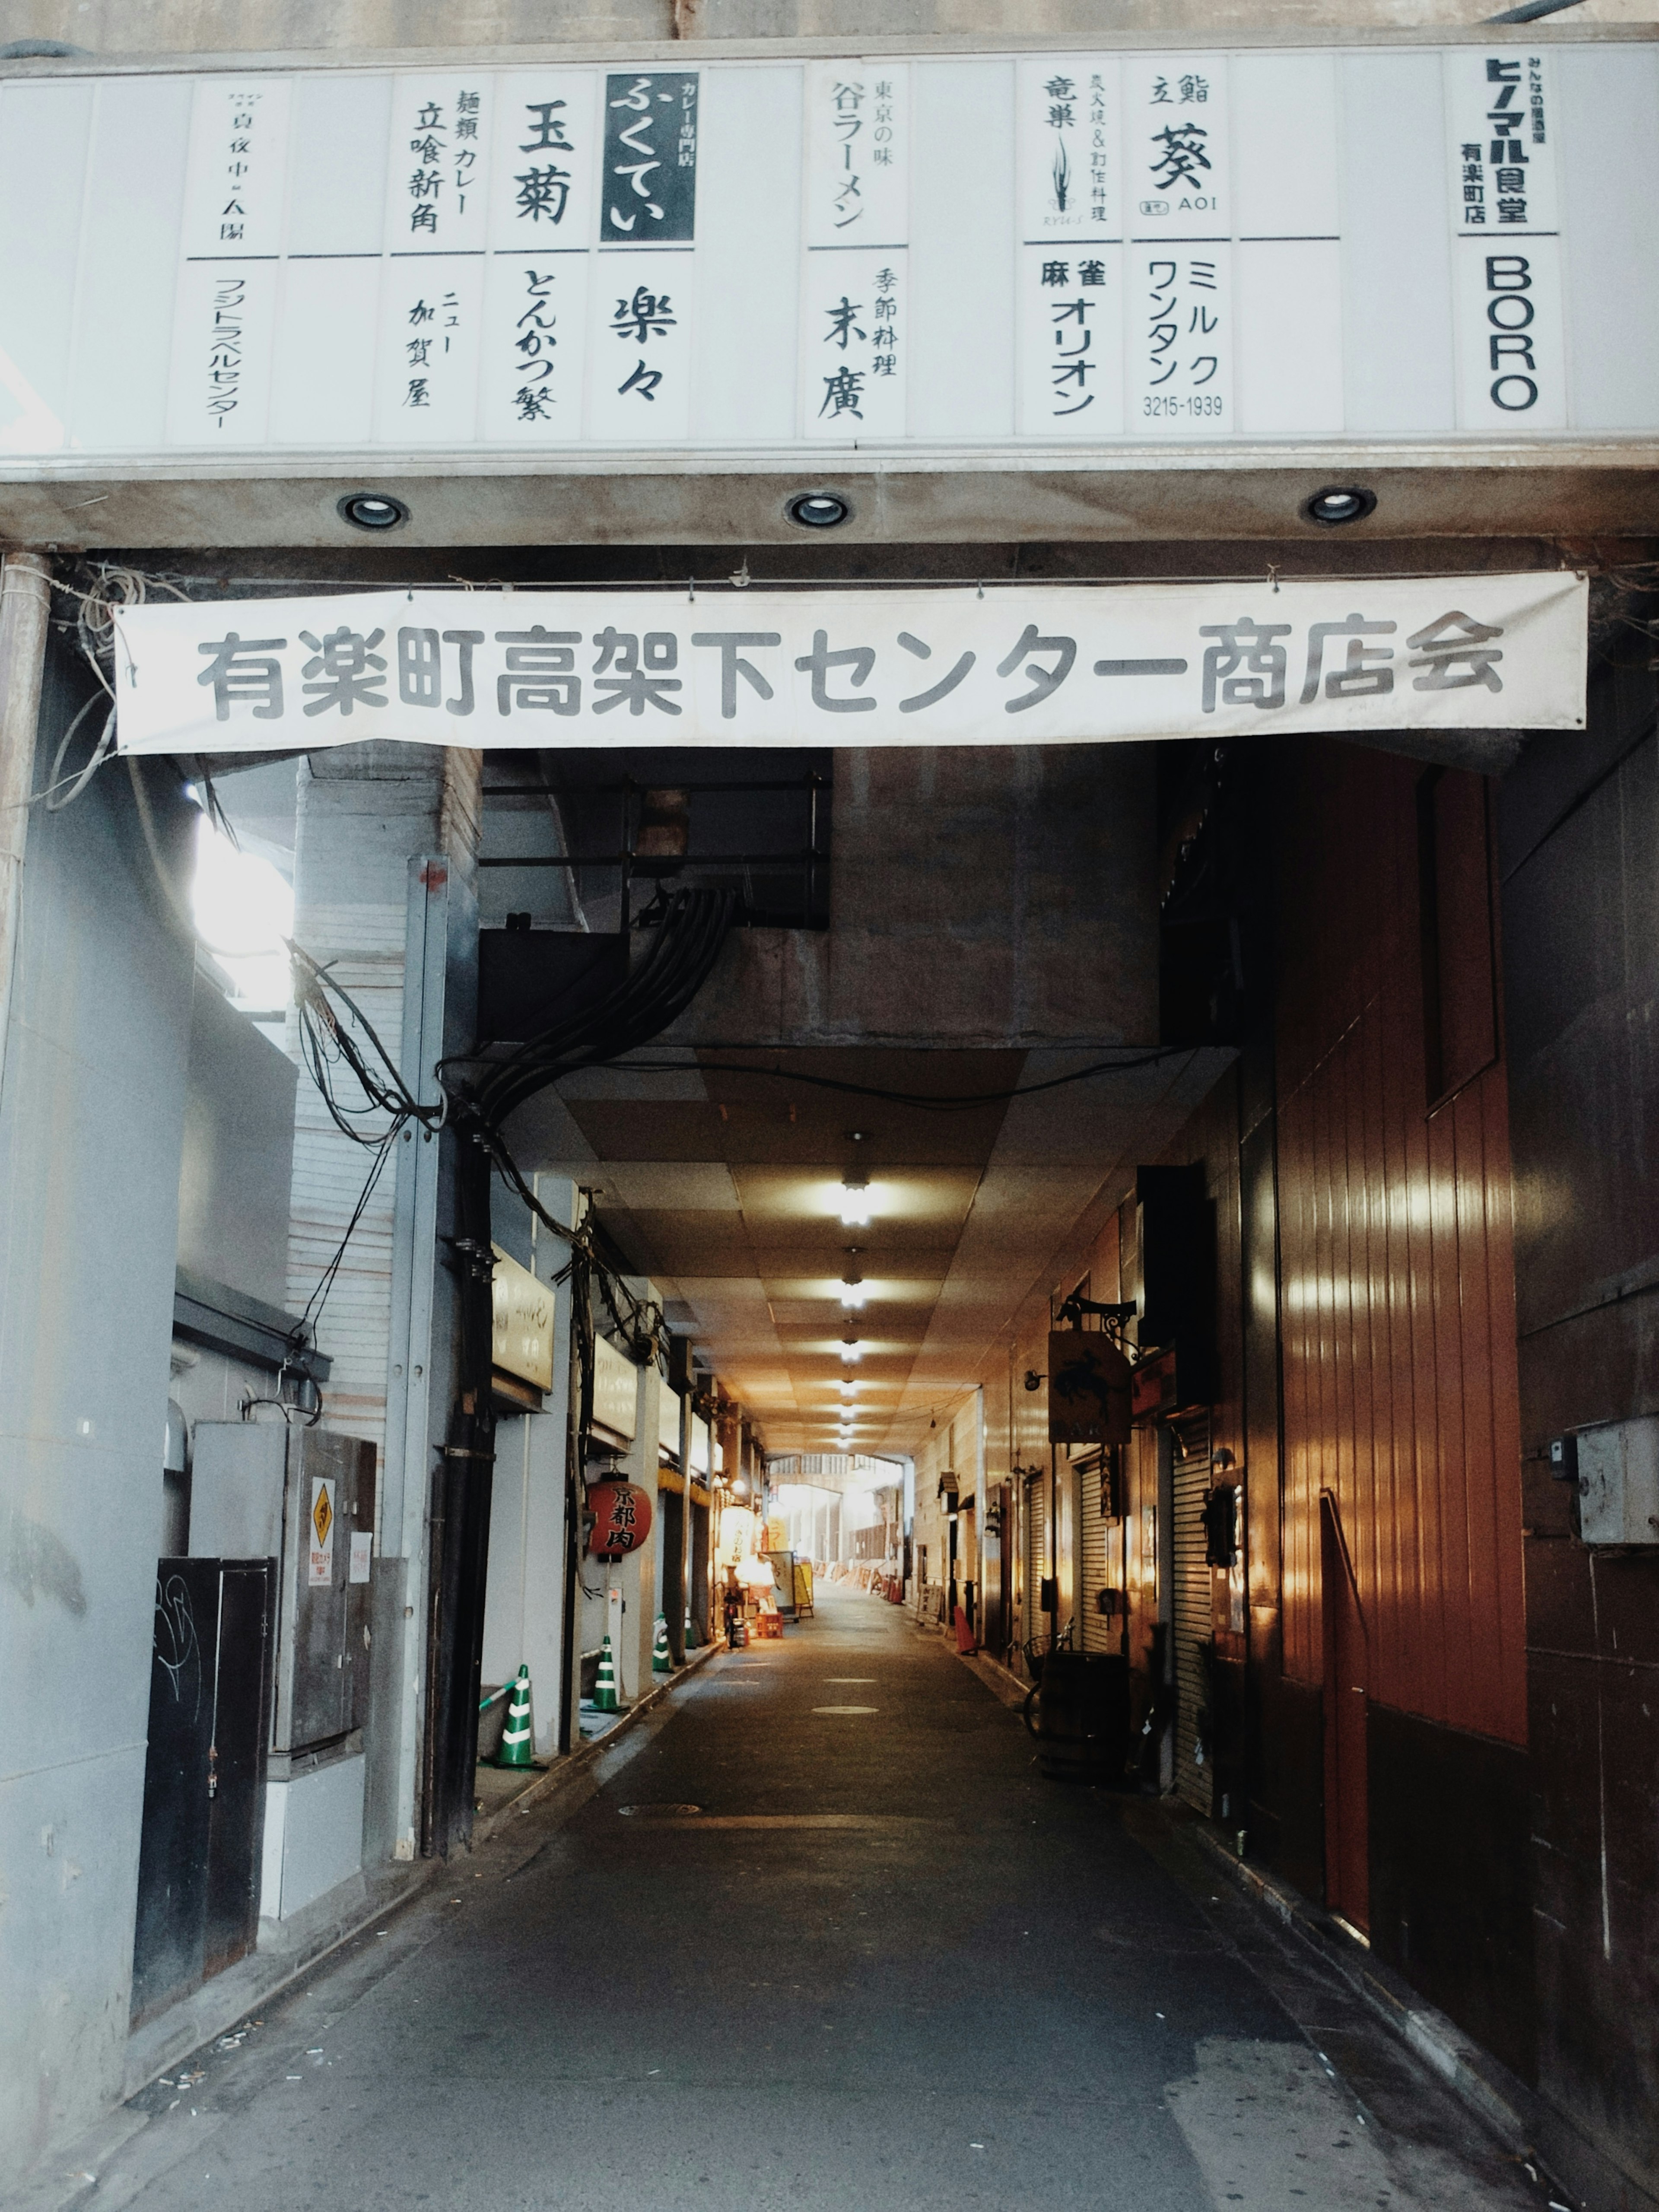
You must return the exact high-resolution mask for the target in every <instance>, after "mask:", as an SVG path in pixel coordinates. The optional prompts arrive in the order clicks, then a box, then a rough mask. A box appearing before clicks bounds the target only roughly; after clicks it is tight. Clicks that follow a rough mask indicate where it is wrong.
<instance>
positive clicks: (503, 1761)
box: [495, 1667, 536, 1766]
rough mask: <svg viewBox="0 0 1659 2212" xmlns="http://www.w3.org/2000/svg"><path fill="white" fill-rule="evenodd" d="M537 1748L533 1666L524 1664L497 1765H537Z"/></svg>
mask: <svg viewBox="0 0 1659 2212" xmlns="http://www.w3.org/2000/svg"><path fill="white" fill-rule="evenodd" d="M535 1750H536V1738H535V1731H534V1729H532V1726H531V1723H530V1669H529V1668H528V1667H520V1669H519V1678H518V1680H517V1681H515V1682H514V1683H513V1694H512V1696H511V1697H510V1698H509V1699H508V1700H507V1718H506V1720H505V1721H504V1722H503V1723H502V1724H501V1749H500V1750H499V1751H498V1752H497V1753H496V1754H495V1764H496V1765H497V1766H533V1765H535V1763H536V1761H535Z"/></svg>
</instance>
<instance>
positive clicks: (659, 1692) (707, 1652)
mask: <svg viewBox="0 0 1659 2212" xmlns="http://www.w3.org/2000/svg"><path fill="white" fill-rule="evenodd" d="M725 1649H726V1644H725V1641H724V1639H721V1640H720V1641H718V1642H714V1641H711V1642H709V1643H708V1644H704V1645H703V1646H702V1650H699V1651H697V1652H695V1653H691V1654H688V1656H687V1658H686V1662H685V1664H684V1666H683V1667H677V1668H675V1669H674V1671H673V1673H672V1674H665V1675H664V1676H663V1677H662V1679H661V1680H660V1681H656V1682H653V1684H652V1686H651V1687H650V1688H649V1689H648V1690H647V1692H645V1694H644V1696H643V1697H639V1698H635V1700H634V1702H633V1704H632V1705H630V1706H629V1708H628V1711H626V1712H625V1713H623V1714H622V1715H621V1716H620V1717H619V1718H618V1720H617V1724H616V1726H615V1727H614V1728H608V1729H606V1730H605V1734H604V1735H596V1736H593V1737H591V1738H590V1739H589V1741H587V1742H586V1743H584V1744H582V1745H581V1746H580V1747H579V1748H577V1749H576V1750H574V1751H569V1752H567V1753H565V1755H564V1757H563V1758H562V1759H559V1760H558V1761H557V1762H556V1764H555V1765H552V1766H550V1767H548V1768H547V1770H546V1771H545V1772H544V1773H543V1774H541V1775H539V1776H538V1778H537V1779H536V1780H535V1781H534V1782H532V1784H530V1786H529V1788H528V1789H527V1790H520V1792H519V1794H518V1796H516V1797H509V1798H508V1800H507V1802H506V1804H505V1805H500V1806H497V1807H496V1808H495V1811H494V1812H490V1813H480V1814H477V1815H476V1816H475V1818H474V1820H473V1822H472V1844H471V1848H472V1849H473V1850H477V1847H478V1845H479V1844H482V1843H485V1842H487V1841H488V1840H489V1838H490V1837H492V1836H498V1835H500V1833H501V1830H502V1829H503V1828H504V1827H505V1826H507V1823H508V1821H510V1820H513V1817H514V1816H515V1815H516V1814H520V1813H528V1812H529V1811H531V1810H532V1808H535V1807H540V1806H544V1805H545V1804H546V1803H547V1802H548V1800H549V1799H550V1798H553V1797H558V1796H562V1795H563V1793H564V1792H565V1790H568V1789H569V1788H571V1787H572V1786H573V1785H574V1784H576V1783H578V1782H580V1780H581V1778H582V1777H583V1776H584V1775H585V1774H586V1772H587V1771H588V1769H589V1768H590V1767H591V1766H593V1765H597V1764H598V1762H599V1760H600V1759H603V1758H604V1756H605V1753H606V1752H608V1751H609V1750H610V1749H611V1746H612V1745H613V1744H615V1743H616V1742H617V1741H619V1739H620V1738H622V1737H623V1736H624V1735H627V1733H628V1731H629V1729H631V1728H633V1727H634V1726H635V1724H636V1723H638V1722H640V1721H642V1720H643V1719H644V1718H645V1717H646V1715H647V1713H649V1712H651V1711H653V1710H654V1709H655V1707H656V1706H658V1705H660V1704H661V1703H662V1701H663V1699H665V1698H666V1697H668V1696H669V1695H670V1694H671V1692H673V1691H675V1690H677V1689H678V1687H679V1686H680V1684H681V1683H682V1682H684V1681H688V1680H690V1677H691V1676H692V1675H693V1674H696V1671H697V1669H698V1668H700V1667H704V1666H706V1665H707V1664H708V1662H709V1660H711V1659H713V1658H714V1657H715V1656H716V1655H717V1654H718V1653H720V1652H721V1651H724V1650H725ZM436 1863H437V1864H439V1865H441V1864H442V1863H443V1862H442V1861H441V1860H439V1861H437V1862H436Z"/></svg>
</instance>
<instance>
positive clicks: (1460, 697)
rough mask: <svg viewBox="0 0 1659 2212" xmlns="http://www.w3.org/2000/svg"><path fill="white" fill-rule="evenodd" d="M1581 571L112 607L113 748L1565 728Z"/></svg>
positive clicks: (418, 595)
mask: <svg viewBox="0 0 1659 2212" xmlns="http://www.w3.org/2000/svg"><path fill="white" fill-rule="evenodd" d="M1585 590H1586V587H1585V586H1584V584H1583V580H1582V579H1580V578H1577V577H1576V576H1572V575H1570V574H1569V575H1562V574H1556V573H1553V572H1550V573H1546V574H1538V575H1531V576H1509V577H1504V576H1494V577H1465V578H1458V579H1453V580H1440V579H1422V578H1412V579H1403V580H1387V579H1383V580H1372V581H1370V582H1369V583H1367V584H1365V585H1364V586H1359V587H1356V586H1355V585H1354V584H1353V583H1352V582H1346V583H1329V582H1307V581H1297V582H1294V583H1285V584H1283V585H1281V586H1279V588H1278V589H1277V590H1275V589H1273V587H1272V586H1267V585H1262V586H1255V587H1252V586H1239V585H1236V584H1234V585H1193V586H1163V587H1159V586H1121V587H1115V588H1110V589H1103V590H1091V589H1088V588H1085V587H1079V586H1032V587H1028V588H1013V589H1009V590H1006V591H1002V590H999V591H992V592H986V593H984V594H982V595H981V594H980V593H979V592H976V591H974V590H971V589H970V590H963V591H958V590H954V589H946V590H940V591H936V592H915V591H905V592H887V591H869V592H854V591H843V592H811V593H800V594H790V593H782V592H757V591H750V592H742V593H738V592H729V593H722V594H720V595H718V596H714V597H710V596H708V595H707V594H701V593H700V594H699V596H698V597H697V599H696V600H695V601H690V600H689V599H687V598H685V597H684V596H682V595H681V594H678V593H675V592H616V593H610V592H607V593H605V594H603V595H598V594H574V593H561V592H546V593H537V594H531V593H528V592H517V593H514V594H513V596H512V597H511V598H510V599H506V598H503V597H502V596H501V595H499V594H493V593H487V592H413V593H408V592H405V593H391V594H386V595H351V596H343V597H339V598H336V599H306V600H291V599H290V600H281V599H272V600H265V601H263V602H253V603H245V604H242V605H227V604H225V603H222V602H221V603H218V604H216V605H215V604H204V605H173V606H162V605H154V606H147V607H143V608H137V609H132V610H130V611H127V612H126V613H125V614H124V615H123V616H122V617H120V621H119V637H120V659H119V670H120V682H119V684H118V702H119V708H118V735H119V740H120V744H121V745H122V747H123V749H124V750H129V751H211V750H215V749H230V750H248V749H254V748H261V747H270V748H275V747H283V748H290V747H292V746H294V745H295V744H301V745H304V746H307V747H312V746H316V745H319V744H337V743H342V742H346V741H349V740H351V739H354V738H366V737H377V738H394V739H402V740H408V741H412V742H425V743H434V744H446V743H447V744H468V745H479V744H488V745H491V746H505V747H511V746H515V745H546V744H605V743H607V742H615V743H618V744H629V743H631V744H639V743H641V742H646V741H647V739H648V740H649V741H651V742H657V741H659V740H660V741H662V742H672V743H674V744H687V743H691V744H696V743H698V742H709V743H732V742H733V741H737V742H752V743H757V744H824V743H826V742H829V743H836V742H837V741H840V742H844V743H849V744H908V743H927V744H937V743H944V744H1010V743H1019V742H1022V741H1034V742H1041V743H1052V742H1056V741H1060V742H1064V741H1068V740H1085V741H1086V740H1089V739H1098V738H1113V737H1117V736H1122V737H1146V736H1165V735H1167V736H1204V735H1209V734H1212V733H1216V734H1226V733H1232V732H1248V731H1252V730H1265V729H1270V728H1278V727H1283V728H1301V729H1307V730H1322V729H1330V730H1350V731H1352V730H1359V731H1363V730H1365V729H1368V728H1374V729H1376V730H1378V731H1383V730H1389V729H1397V728H1403V727H1411V726H1423V727H1437V726H1450V727H1463V728H1486V727H1490V726H1524V727H1532V728H1573V727H1577V726H1579V725H1580V723H1581V721H1582V718H1583V660H1584V619H1585V615H1584V609H1585Z"/></svg>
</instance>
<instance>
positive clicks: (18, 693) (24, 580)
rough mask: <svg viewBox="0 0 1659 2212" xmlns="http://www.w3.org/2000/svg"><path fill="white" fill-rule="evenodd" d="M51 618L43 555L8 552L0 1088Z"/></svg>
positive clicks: (1, 779)
mask: <svg viewBox="0 0 1659 2212" xmlns="http://www.w3.org/2000/svg"><path fill="white" fill-rule="evenodd" d="M51 613H52V563H51V562H50V561H48V560H47V558H46V556H45V554H43V553H8V554H7V555H6V556H5V559H4V561H3V562H0V1089H3V1086H4V1083H5V1071H6V1040H7V1037H8V1035H9V1028H10V1019H11V983H12V973H13V970H14V969H15V966H16V963H17V920H18V915H19V912H20V910H21V905H22V896H23V854H24V849H25V847H26V846H27V842H28V832H29V793H30V789H31V787H32V786H33V781H34V753H35V743H36V738H37V733H38V732H39V728H40V684H41V678H42V676H43V674H44V671H45V669H46V632H47V625H48V621H49V618H50V616H51Z"/></svg>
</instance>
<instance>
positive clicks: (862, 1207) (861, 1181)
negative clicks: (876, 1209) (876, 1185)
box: [841, 1169, 870, 1229]
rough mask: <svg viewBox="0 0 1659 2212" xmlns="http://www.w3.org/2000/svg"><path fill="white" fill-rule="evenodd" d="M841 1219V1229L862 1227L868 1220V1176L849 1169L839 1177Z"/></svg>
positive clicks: (867, 1223)
mask: <svg viewBox="0 0 1659 2212" xmlns="http://www.w3.org/2000/svg"><path fill="white" fill-rule="evenodd" d="M841 1219H842V1228H843V1229H863V1228H866V1227H867V1226H868V1225H869V1220H870V1178H869V1177H868V1176H861V1175H854V1173H853V1171H852V1170H851V1169H849V1170H848V1172H847V1173H846V1174H845V1175H844V1176H842V1179H841Z"/></svg>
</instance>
